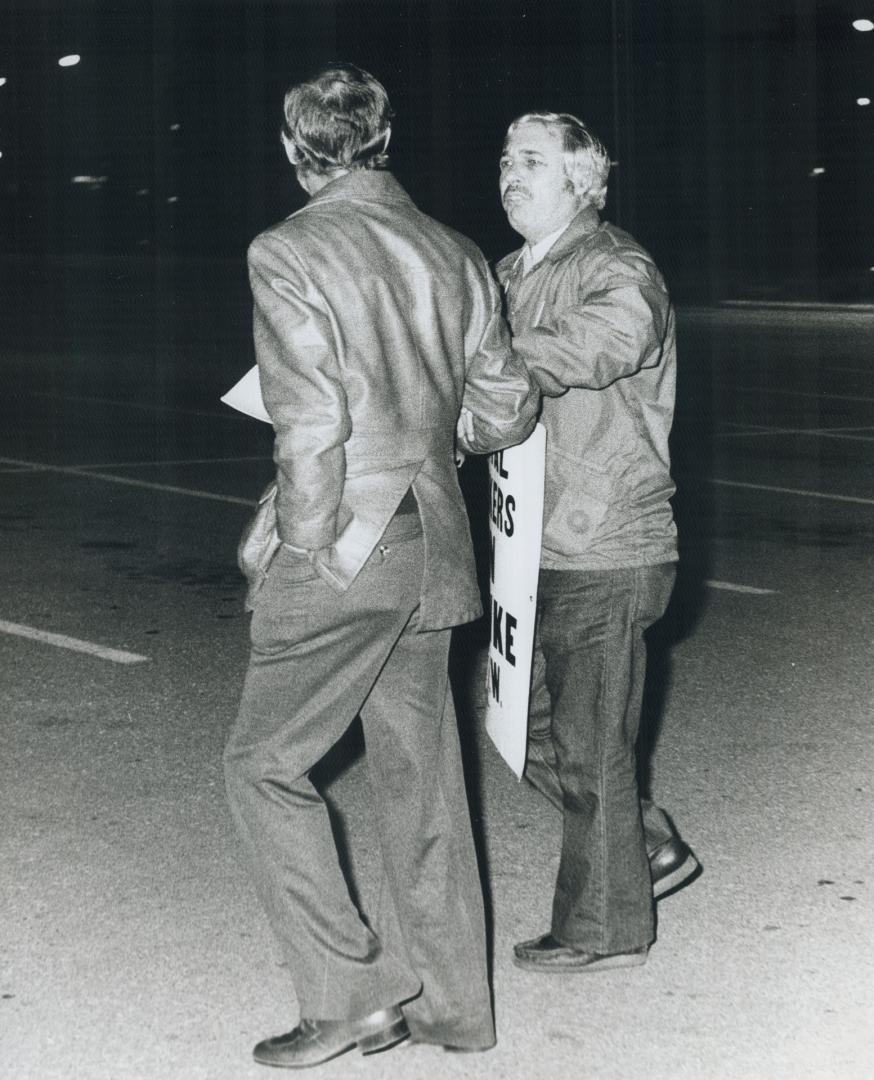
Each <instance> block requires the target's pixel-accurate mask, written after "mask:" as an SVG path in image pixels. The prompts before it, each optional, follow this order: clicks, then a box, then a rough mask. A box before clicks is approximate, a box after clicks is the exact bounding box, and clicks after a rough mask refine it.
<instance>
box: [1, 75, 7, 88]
mask: <svg viewBox="0 0 874 1080" xmlns="http://www.w3.org/2000/svg"><path fill="white" fill-rule="evenodd" d="M5 85H6V76H5V75H0V86H5Z"/></svg>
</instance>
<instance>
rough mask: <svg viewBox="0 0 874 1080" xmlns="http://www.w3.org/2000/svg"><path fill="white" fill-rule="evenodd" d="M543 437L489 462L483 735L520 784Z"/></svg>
mask: <svg viewBox="0 0 874 1080" xmlns="http://www.w3.org/2000/svg"><path fill="white" fill-rule="evenodd" d="M545 463H546V430H545V428H544V427H543V426H542V425H541V424H538V425H537V426H536V427H535V429H534V431H533V432H532V433H531V435H529V437H528V438H527V439H526V440H525V442H524V443H521V444H520V445H519V446H514V447H511V448H510V449H509V450H501V451H499V452H498V453H497V454H492V455H491V456H490V457H489V539H490V556H489V570H490V574H491V596H490V598H489V620H490V625H491V633H490V637H489V655H488V662H487V671H486V700H487V705H486V730H487V731H488V733H489V735H490V736H491V739H492V742H493V743H494V744H495V746H496V747H497V748H498V751H499V752H500V754H501V756H502V757H503V758H504V760H505V761H506V762H507V764H508V765H509V766H510V768H511V769H512V770H513V772H514V773H515V774H516V775H517V776H518V777H520V778H521V776H522V772H523V770H524V768H525V750H526V745H527V742H528V695H529V692H530V689H531V655H532V651H533V648H534V615H535V612H536V610H537V579H538V576H539V573H540V544H541V539H542V533H543V480H544V471H545Z"/></svg>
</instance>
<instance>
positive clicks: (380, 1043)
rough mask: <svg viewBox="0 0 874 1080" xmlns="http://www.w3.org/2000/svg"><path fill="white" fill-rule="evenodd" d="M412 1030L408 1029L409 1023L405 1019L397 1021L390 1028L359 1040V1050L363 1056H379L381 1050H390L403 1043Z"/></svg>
mask: <svg viewBox="0 0 874 1080" xmlns="http://www.w3.org/2000/svg"><path fill="white" fill-rule="evenodd" d="M409 1034H410V1029H409V1028H408V1027H407V1022H406V1020H404V1019H401V1020H397V1021H396V1022H395V1023H394V1024H392V1025H391V1026H390V1027H387V1028H383V1029H382V1031H375V1032H374V1033H373V1034H372V1035H365V1036H364V1038H363V1039H359V1040H358V1049H359V1050H360V1051H361V1053H362V1054H378V1053H379V1052H380V1050H388V1049H390V1048H391V1047H392V1046H397V1044H398V1043H399V1042H403V1040H404V1039H406V1038H408V1037H409Z"/></svg>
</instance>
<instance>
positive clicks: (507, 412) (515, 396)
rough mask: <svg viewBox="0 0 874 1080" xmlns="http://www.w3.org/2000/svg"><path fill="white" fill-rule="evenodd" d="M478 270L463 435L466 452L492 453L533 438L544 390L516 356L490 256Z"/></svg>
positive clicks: (467, 342) (470, 295)
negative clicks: (537, 386)
mask: <svg viewBox="0 0 874 1080" xmlns="http://www.w3.org/2000/svg"><path fill="white" fill-rule="evenodd" d="M477 269H478V270H479V271H480V273H479V275H478V276H477V279H476V280H474V281H472V282H471V283H470V285H469V290H468V298H469V300H470V301H471V312H470V322H469V326H468V330H467V334H466V336H465V351H466V357H465V363H466V377H465V382H464V396H463V398H462V403H461V418H460V420H459V425H458V429H457V439H458V444H459V447H460V448H461V449H462V450H463V451H464V452H465V453H472V454H489V453H492V451H494V450H501V449H503V448H504V447H506V446H515V444H516V443H519V442H522V440H523V439H525V438H527V436H528V435H529V434H530V432H531V430H532V428H533V427H534V424H535V422H536V420H537V413H538V410H539V406H540V393H539V391H538V390H537V388H536V386H535V385H534V383H533V381H532V380H531V378H530V377H529V375H528V372H527V371H526V370H525V367H524V364H523V363H522V362H521V361H520V360H519V359H517V358H516V357H515V356H514V355H513V351H512V349H511V346H510V333H509V329H508V327H507V324H506V322H505V321H504V317H503V315H502V314H501V297H500V293H499V292H498V287H497V285H496V283H495V281H494V279H493V278H492V276H491V273H490V272H489V269H488V266H487V264H486V262H485V259H483V260H482V266H481V267H478V268H477Z"/></svg>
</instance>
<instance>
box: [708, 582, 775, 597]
mask: <svg viewBox="0 0 874 1080" xmlns="http://www.w3.org/2000/svg"><path fill="white" fill-rule="evenodd" d="M704 584H705V585H706V586H707V588H708V589H722V590H723V591H724V592H739V593H747V594H749V595H750V596H772V595H773V594H774V593H776V591H777V590H776V589H757V588H756V587H755V586H754V585H735V584H734V582H731V581H705V582H704Z"/></svg>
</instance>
